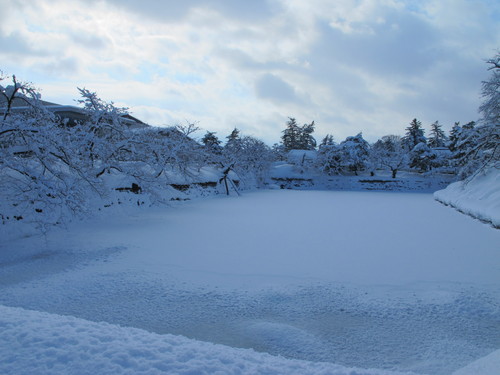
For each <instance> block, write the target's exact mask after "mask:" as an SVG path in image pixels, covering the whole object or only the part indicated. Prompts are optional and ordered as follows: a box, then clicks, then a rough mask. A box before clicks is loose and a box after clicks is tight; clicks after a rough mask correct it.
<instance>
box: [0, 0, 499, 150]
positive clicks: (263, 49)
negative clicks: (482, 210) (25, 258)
mask: <svg viewBox="0 0 500 375" xmlns="http://www.w3.org/2000/svg"><path fill="white" fill-rule="evenodd" d="M0 10H1V11H0V70H2V71H3V72H4V74H16V76H17V77H18V78H19V79H22V80H25V81H30V82H33V84H34V85H35V86H36V87H38V88H40V89H41V93H42V98H43V99H45V100H48V101H54V102H58V103H61V104H74V100H75V99H78V91H77V89H76V88H77V87H85V88H88V89H90V90H92V91H96V92H97V93H98V94H99V96H100V97H101V98H102V99H104V100H106V101H113V102H115V104H117V105H119V106H126V107H129V108H130V111H131V113H132V114H133V115H135V116H137V117H138V118H140V119H142V120H143V121H146V122H148V123H150V124H152V125H158V126H169V125H175V124H177V123H180V124H183V123H185V122H186V121H190V122H197V123H198V126H200V127H201V128H202V129H204V130H211V131H216V132H217V135H218V136H219V137H220V138H221V139H223V138H224V137H225V136H227V135H228V134H229V133H230V132H231V130H232V129H233V128H234V127H237V128H239V129H240V130H241V131H242V132H243V133H244V134H247V135H253V136H256V137H258V138H260V139H262V140H264V141H266V142H267V143H268V144H272V143H275V142H278V141H279V139H280V135H281V131H282V130H283V129H284V127H285V123H286V121H287V118H288V117H295V118H296V119H297V121H298V122H299V123H300V124H303V123H309V122H311V121H312V120H314V121H315V123H316V126H317V127H316V133H315V136H316V138H317V139H318V140H320V139H321V138H322V137H323V136H324V135H326V134H327V133H329V134H333V136H334V138H335V140H336V141H341V140H343V139H344V138H345V137H347V136H350V135H355V134H357V133H358V132H360V131H362V132H363V135H364V136H365V138H366V139H368V140H369V141H375V140H376V139H377V138H379V137H381V136H383V135H387V134H403V133H404V128H405V127H406V126H407V125H408V123H409V122H410V121H411V120H412V119H413V118H415V117H416V118H418V119H419V120H421V121H422V123H423V125H424V127H426V128H428V127H429V125H430V124H431V123H432V122H434V121H436V120H439V122H440V123H441V124H442V125H443V126H444V128H445V129H446V130H448V129H450V128H451V125H452V124H453V122H455V121H461V122H462V123H463V122H468V121H470V120H476V119H477V117H478V114H477V108H478V106H479V104H480V101H481V98H480V88H481V81H482V80H485V79H487V77H488V72H487V70H486V69H487V65H486V64H485V62H484V60H485V59H487V58H490V57H492V56H493V55H494V54H495V52H496V51H497V50H498V49H499V48H500V3H499V2H498V1H497V0H184V1H179V0H175V1H171V0H163V1H160V0H157V1H155V0H140V1H138V0H86V1H79V0H46V1H45V0H0ZM202 135H203V132H200V133H199V134H198V136H202Z"/></svg>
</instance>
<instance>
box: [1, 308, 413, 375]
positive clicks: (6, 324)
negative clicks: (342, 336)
mask: <svg viewBox="0 0 500 375" xmlns="http://www.w3.org/2000/svg"><path fill="white" fill-rule="evenodd" d="M0 331H1V332H2V334H1V335H0V373H2V374H4V375H8V374H16V375H22V374H38V375H43V374H51V375H57V374H100V375H104V374H113V375H116V374H150V375H152V374H266V375H268V374H300V375H304V374H324V375H326V374H330V375H348V374H349V375H396V374H403V373H395V372H389V371H383V370H360V369H349V368H346V367H342V366H339V365H334V364H330V363H314V362H306V361H298V360H287V359H285V358H282V357H273V356H271V355H268V354H263V353H256V352H254V351H252V350H245V349H234V348H230V347H225V346H222V345H215V344H210V343H204V342H200V341H195V340H190V339H187V338H184V337H181V336H173V335H158V334H153V333H150V332H147V331H143V330H140V329H136V328H124V327H120V326H116V325H111V324H107V323H94V322H89V321H86V320H83V319H77V318H73V317H66V316H60V315H54V314H47V313H42V312H38V311H28V310H24V309H20V308H13V307H6V306H1V305H0ZM406 374H408V373H406Z"/></svg>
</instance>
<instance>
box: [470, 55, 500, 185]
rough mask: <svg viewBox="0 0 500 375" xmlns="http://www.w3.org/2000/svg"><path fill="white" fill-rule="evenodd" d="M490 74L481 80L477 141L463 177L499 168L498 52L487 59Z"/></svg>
mask: <svg viewBox="0 0 500 375" xmlns="http://www.w3.org/2000/svg"><path fill="white" fill-rule="evenodd" d="M487 63H488V64H489V65H490V66H489V68H488V70H490V71H491V72H492V73H491V76H490V79H489V80H488V81H483V82H482V90H481V96H482V97H483V100H484V101H483V103H482V104H481V106H480V107H479V113H480V114H481V118H480V126H479V127H478V128H477V141H476V144H475V145H474V147H472V149H471V150H470V152H469V153H468V155H467V164H466V166H465V167H464V168H463V169H462V175H463V177H466V176H469V175H471V174H473V173H477V172H479V171H481V170H484V169H486V168H500V53H498V52H497V54H496V55H495V56H494V57H493V58H491V59H489V60H487Z"/></svg>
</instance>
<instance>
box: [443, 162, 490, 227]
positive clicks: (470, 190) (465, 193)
mask: <svg viewBox="0 0 500 375" xmlns="http://www.w3.org/2000/svg"><path fill="white" fill-rule="evenodd" d="M434 197H435V198H436V199H437V200H438V201H439V202H441V203H443V204H445V205H448V206H452V207H454V208H456V209H457V210H458V211H460V212H463V213H465V214H467V215H470V216H472V217H475V218H477V219H479V220H482V221H485V222H488V223H491V224H492V225H493V226H494V227H495V228H500V170H498V169H495V168H491V169H490V170H488V171H487V172H486V173H484V174H483V173H482V174H479V175H477V176H475V177H474V178H473V179H472V180H470V181H458V182H455V183H452V184H451V185H449V186H448V187H447V188H446V189H444V190H439V191H436V192H435V193H434Z"/></svg>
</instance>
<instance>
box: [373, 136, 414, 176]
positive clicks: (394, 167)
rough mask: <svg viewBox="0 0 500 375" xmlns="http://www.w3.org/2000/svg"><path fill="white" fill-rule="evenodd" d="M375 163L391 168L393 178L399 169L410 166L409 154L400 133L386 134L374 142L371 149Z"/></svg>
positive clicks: (383, 167) (378, 165) (381, 166)
mask: <svg viewBox="0 0 500 375" xmlns="http://www.w3.org/2000/svg"><path fill="white" fill-rule="evenodd" d="M370 158H371V159H372V161H373V163H374V164H375V165H376V166H377V167H380V168H382V169H389V170H390V171H391V173H392V178H396V175H397V173H398V171H400V170H401V169H403V168H406V167H408V160H409V155H408V152H407V151H406V150H405V148H404V147H403V141H402V139H401V137H400V136H398V135H386V136H384V137H382V138H381V139H379V140H378V141H377V142H375V143H374V144H373V146H372V147H371V150H370Z"/></svg>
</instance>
